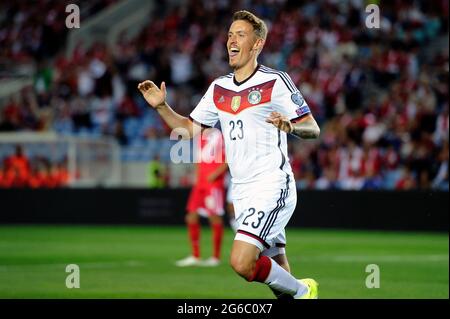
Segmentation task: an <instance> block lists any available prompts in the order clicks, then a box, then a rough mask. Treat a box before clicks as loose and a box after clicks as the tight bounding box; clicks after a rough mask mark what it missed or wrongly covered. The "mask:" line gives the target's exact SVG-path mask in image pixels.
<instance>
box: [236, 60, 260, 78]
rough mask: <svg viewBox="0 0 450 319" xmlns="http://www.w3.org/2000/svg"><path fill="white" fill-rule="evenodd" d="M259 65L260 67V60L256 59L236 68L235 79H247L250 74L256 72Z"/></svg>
mask: <svg viewBox="0 0 450 319" xmlns="http://www.w3.org/2000/svg"><path fill="white" fill-rule="evenodd" d="M257 67H258V62H256V60H254V61H251V62H249V63H247V64H246V65H244V66H242V67H240V68H238V69H234V79H235V80H236V81H237V82H242V81H245V80H246V79H247V78H248V77H249V76H250V75H252V74H253V73H254V72H255V69H256V68H257Z"/></svg>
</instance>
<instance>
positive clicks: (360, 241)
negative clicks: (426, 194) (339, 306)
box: [0, 226, 449, 299]
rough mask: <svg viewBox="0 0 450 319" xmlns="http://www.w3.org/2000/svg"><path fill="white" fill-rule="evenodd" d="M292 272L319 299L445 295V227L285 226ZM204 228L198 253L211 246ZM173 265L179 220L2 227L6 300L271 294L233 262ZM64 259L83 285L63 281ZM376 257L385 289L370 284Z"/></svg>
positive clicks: (181, 251)
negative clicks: (316, 286) (314, 285)
mask: <svg viewBox="0 0 450 319" xmlns="http://www.w3.org/2000/svg"><path fill="white" fill-rule="evenodd" d="M287 236H288V246H287V253H288V257H289V261H290V264H291V268H292V271H293V274H294V275H295V276H296V277H298V278H301V277H312V278H315V279H316V280H317V281H318V282H319V283H320V290H319V293H320V298H448V297H449V286H448V274H449V268H448V262H449V259H448V253H449V250H448V248H449V247H448V244H449V242H448V234H432V233H396V232H368V231H367V232H365V231H337V230H304V229H294V228H288V229H287ZM210 237H211V233H210V230H209V229H208V228H207V227H203V228H202V237H201V244H202V253H203V255H204V256H205V257H208V256H209V254H210V252H211V245H210V243H211V241H210ZM232 240H233V234H232V232H231V231H230V230H229V229H228V230H227V231H226V233H225V238H224V243H223V259H224V262H223V263H222V265H220V266H219V267H216V268H202V267H195V268H177V267H176V266H174V262H175V260H177V259H178V258H182V257H185V256H186V255H187V254H188V252H189V249H188V243H187V235H186V230H185V228H183V227H151V226H0V298H183V299H184V298H187V299H190V298H208V299H209V298H214V299H217V298H220V299H226V298H273V296H272V294H271V292H270V291H269V289H268V288H267V287H266V286H265V285H262V284H259V283H247V282H246V281H245V280H243V279H241V278H239V277H238V276H237V275H235V274H234V273H233V271H232V269H231V268H230V267H229V265H228V256H229V251H230V247H231V244H232ZM68 264H77V265H79V267H80V285H81V287H80V288H79V289H68V288H66V285H65V281H66V277H67V276H68V275H69V274H68V273H66V272H65V267H66V265H68ZM368 264H377V265H378V266H379V269H380V288H374V289H368V288H366V286H365V282H366V277H367V276H368V275H369V273H366V272H365V270H366V266H367V265H368Z"/></svg>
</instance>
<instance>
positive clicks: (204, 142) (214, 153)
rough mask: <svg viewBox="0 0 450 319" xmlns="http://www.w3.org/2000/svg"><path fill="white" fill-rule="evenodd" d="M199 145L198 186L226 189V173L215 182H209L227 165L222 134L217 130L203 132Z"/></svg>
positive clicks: (197, 153) (197, 150) (197, 156)
mask: <svg viewBox="0 0 450 319" xmlns="http://www.w3.org/2000/svg"><path fill="white" fill-rule="evenodd" d="M198 141H199V145H197V147H196V158H197V162H198V166H197V182H196V184H197V186H200V187H210V186H214V187H224V179H225V172H224V173H222V174H221V175H220V176H219V177H218V178H216V179H215V180H214V182H212V183H211V182H209V181H208V176H210V175H211V174H212V173H213V172H214V171H215V170H217V169H218V168H219V167H220V166H221V165H222V164H223V163H225V148H224V143H223V137H222V133H221V132H220V131H219V130H217V129H208V130H206V131H203V133H202V134H201V137H200V138H199V139H198Z"/></svg>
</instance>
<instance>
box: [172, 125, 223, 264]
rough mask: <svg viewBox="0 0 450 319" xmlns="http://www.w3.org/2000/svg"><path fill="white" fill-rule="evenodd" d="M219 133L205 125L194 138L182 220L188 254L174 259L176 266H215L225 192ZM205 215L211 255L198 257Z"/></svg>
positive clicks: (220, 236)
mask: <svg viewBox="0 0 450 319" xmlns="http://www.w3.org/2000/svg"><path fill="white" fill-rule="evenodd" d="M223 145H224V144H223V138H222V133H221V132H220V131H219V130H217V129H207V130H205V131H204V132H203V134H202V135H201V137H200V138H199V139H198V144H197V146H196V147H195V148H196V157H197V162H198V165H197V180H196V183H195V185H194V187H193V189H192V191H191V194H190V196H189V200H188V203H187V207H186V209H187V215H186V224H187V227H188V233H189V240H190V244H191V248H192V255H191V256H188V257H186V258H184V259H181V260H179V261H177V262H176V265H177V266H179V267H186V266H197V265H201V266H217V265H218V264H219V263H220V249H221V245H222V238H223V218H222V216H223V214H224V196H225V183H224V181H225V172H226V170H227V169H228V165H227V163H225V150H224V147H223ZM199 216H203V217H207V218H208V219H209V223H210V225H211V228H212V239H213V256H212V257H211V258H209V259H206V260H204V261H202V260H201V259H200V230H201V225H200V218H199Z"/></svg>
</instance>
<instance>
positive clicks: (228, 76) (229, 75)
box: [216, 73, 233, 80]
mask: <svg viewBox="0 0 450 319" xmlns="http://www.w3.org/2000/svg"><path fill="white" fill-rule="evenodd" d="M232 77H233V73H228V74H227V75H222V76H219V77H218V78H217V79H216V80H219V79H224V78H232Z"/></svg>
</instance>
